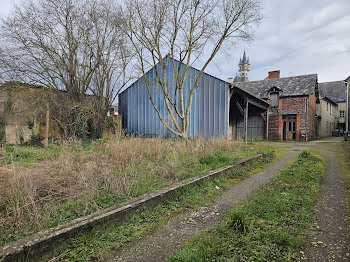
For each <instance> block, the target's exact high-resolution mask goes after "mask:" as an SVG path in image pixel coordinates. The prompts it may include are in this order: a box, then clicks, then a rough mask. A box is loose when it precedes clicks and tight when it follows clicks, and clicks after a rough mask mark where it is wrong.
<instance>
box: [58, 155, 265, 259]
mask: <svg viewBox="0 0 350 262" xmlns="http://www.w3.org/2000/svg"><path fill="white" fill-rule="evenodd" d="M269 161H270V158H266V159H263V160H261V161H259V162H255V163H251V164H249V165H248V166H246V167H244V168H237V169H236V170H233V171H232V172H231V173H229V174H227V175H225V176H222V177H220V178H217V179H214V180H207V181H204V182H202V183H200V184H197V185H195V186H188V187H185V188H181V189H179V190H178V191H177V192H176V193H175V195H174V196H173V197H172V199H170V200H167V201H165V202H164V203H162V204H160V205H158V206H156V207H155V208H153V209H151V210H145V211H143V212H142V213H138V214H133V215H129V216H127V217H126V218H125V219H123V220H122V221H121V222H110V223H108V224H107V225H100V226H96V227H94V228H93V229H92V231H91V232H90V233H87V234H80V235H79V236H77V237H75V238H74V239H72V240H71V241H70V242H69V244H68V246H66V247H65V248H62V249H59V250H56V251H54V256H55V257H60V259H61V260H63V261H96V260H100V259H104V258H106V257H107V256H108V255H109V254H110V253H111V252H113V251H115V250H117V249H119V248H120V247H122V246H124V245H125V244H127V243H128V242H130V241H132V240H134V239H136V238H139V237H141V236H143V235H144V234H146V233H148V232H150V231H152V230H154V229H155V228H157V227H159V226H161V225H162V224H164V223H165V222H166V221H167V220H168V219H169V218H170V217H171V216H172V215H174V214H175V213H178V212H181V211H183V210H184V209H199V208H200V207H202V206H209V205H211V204H212V203H213V202H214V201H215V200H216V199H217V198H218V197H219V195H220V194H221V193H222V192H223V190H224V189H225V188H229V187H232V186H233V185H234V184H237V183H238V182H239V181H241V180H242V179H243V178H244V177H247V176H249V175H251V174H253V173H254V172H253V170H254V169H256V168H260V167H262V166H263V165H265V164H266V163H268V162H269ZM217 187H220V188H221V190H217V189H216V188H217ZM235 221H236V224H234V223H233V224H232V226H233V227H236V228H237V230H240V231H245V230H247V227H248V226H249V222H247V220H246V219H245V218H244V217H243V216H241V214H237V217H236V219H235Z"/></svg>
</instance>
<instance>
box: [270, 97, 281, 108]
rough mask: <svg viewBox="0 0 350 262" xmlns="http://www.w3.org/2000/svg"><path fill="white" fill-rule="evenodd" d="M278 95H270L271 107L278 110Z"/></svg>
mask: <svg viewBox="0 0 350 262" xmlns="http://www.w3.org/2000/svg"><path fill="white" fill-rule="evenodd" d="M278 98H279V94H278V93H271V94H270V100H271V106H272V107H275V108H277V107H278Z"/></svg>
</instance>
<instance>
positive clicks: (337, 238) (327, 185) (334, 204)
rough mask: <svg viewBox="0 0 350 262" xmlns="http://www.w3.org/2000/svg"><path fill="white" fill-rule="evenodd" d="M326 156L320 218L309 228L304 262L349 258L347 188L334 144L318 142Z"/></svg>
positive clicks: (319, 205) (319, 211) (319, 206)
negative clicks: (346, 209)
mask: <svg viewBox="0 0 350 262" xmlns="http://www.w3.org/2000/svg"><path fill="white" fill-rule="evenodd" d="M335 142H337V141H335ZM318 148H319V149H320V152H321V153H322V154H323V155H324V156H325V157H326V161H327V170H326V177H325V178H324V181H323V183H322V186H321V197H320V199H319V201H318V204H317V207H316V209H317V221H316V222H315V223H314V225H313V226H312V228H311V229H310V231H309V236H308V244H307V246H306V247H305V250H304V251H302V254H303V255H302V258H301V260H302V261H318V262H319V261H327V262H331V261H350V238H349V231H348V223H347V221H346V212H345V196H346V193H347V189H346V188H345V185H344V184H343V183H342V177H341V176H342V175H341V168H340V164H339V163H338V161H337V157H336V154H335V152H334V151H332V145H329V144H321V143H320V144H319V146H318Z"/></svg>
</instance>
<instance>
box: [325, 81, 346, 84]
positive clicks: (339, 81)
mask: <svg viewBox="0 0 350 262" xmlns="http://www.w3.org/2000/svg"><path fill="white" fill-rule="evenodd" d="M334 82H344V80H335V81H327V82H321V83H319V84H328V83H334Z"/></svg>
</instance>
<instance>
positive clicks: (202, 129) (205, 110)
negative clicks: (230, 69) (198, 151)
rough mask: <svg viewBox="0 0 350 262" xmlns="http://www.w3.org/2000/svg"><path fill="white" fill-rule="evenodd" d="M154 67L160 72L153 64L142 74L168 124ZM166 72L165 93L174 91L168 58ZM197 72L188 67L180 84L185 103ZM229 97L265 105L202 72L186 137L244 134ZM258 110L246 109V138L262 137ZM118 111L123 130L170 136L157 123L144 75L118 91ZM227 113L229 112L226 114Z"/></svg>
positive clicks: (264, 107) (237, 137)
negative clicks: (187, 72)
mask: <svg viewBox="0 0 350 262" xmlns="http://www.w3.org/2000/svg"><path fill="white" fill-rule="evenodd" d="M178 63H179V62H177V61H176V63H175V66H176V67H177V66H178ZM182 66H184V65H182ZM156 70H158V72H159V73H160V72H161V70H160V68H159V67H158V66H156V67H154V68H152V69H151V70H150V71H149V72H147V73H146V75H145V76H146V79H147V80H148V82H149V84H150V87H151V88H150V89H151V94H152V97H153V98H154V102H155V104H156V106H157V107H158V109H159V111H160V112H161V115H162V117H163V119H165V120H166V121H167V120H169V121H168V123H169V124H171V121H170V118H169V113H168V111H167V108H166V105H165V98H164V94H163V91H162V89H161V87H159V85H158V84H157V81H156ZM166 74H167V81H168V88H169V90H170V92H169V94H173V93H174V92H171V90H174V88H175V86H176V82H175V78H174V68H173V63H172V62H169V63H168V67H167V73H166ZM198 74H199V71H198V70H197V69H195V68H190V72H189V74H188V77H187V80H186V83H185V88H184V101H185V107H186V106H187V103H188V98H189V93H190V90H191V88H193V85H194V82H195V79H196V77H197V76H198ZM235 91H238V94H234V93H237V92H235ZM242 94H243V95H242ZM173 96H174V95H173ZM232 97H234V98H235V99H238V100H237V101H238V103H241V104H242V107H243V108H245V104H244V103H245V101H247V98H248V97H250V100H252V99H253V100H255V104H257V103H258V104H261V108H260V109H262V110H260V111H263V109H267V107H268V104H267V103H266V102H264V101H262V100H260V99H259V98H257V97H254V96H253V95H251V94H249V93H247V92H245V91H244V90H242V89H238V88H233V87H232V86H231V85H230V84H229V83H228V82H225V81H223V80H220V79H218V78H216V77H214V76H211V75H209V74H206V73H203V74H202V76H201V77H200V81H199V86H198V88H197V90H196V92H195V94H194V97H193V103H192V107H191V111H190V124H189V130H188V137H189V138H195V137H198V136H201V137H205V138H210V137H231V138H233V139H240V138H242V137H244V136H245V134H244V132H242V123H244V115H242V114H241V113H240V112H239V110H237V108H236V103H237V101H236V100H235V101H233V100H234V99H230V98H232ZM172 98H173V97H172ZM242 99H243V100H242ZM251 106H253V107H256V106H255V105H253V104H251V105H250V107H251ZM258 111H259V110H258ZM260 111H259V112H258V114H257V113H256V112H255V111H254V110H253V111H252V110H251V112H250V113H249V115H250V116H249V118H248V120H249V121H248V126H247V128H248V130H247V136H248V138H249V140H257V139H259V140H260V139H264V137H265V131H266V125H265V121H262V117H261V116H260V115H261V113H262V112H260ZM265 112H266V110H265ZM119 113H120V114H121V115H122V127H123V130H125V131H126V132H127V133H131V134H136V135H141V136H161V137H164V138H168V137H174V135H173V134H172V133H171V132H170V131H169V130H168V129H167V128H166V127H164V125H163V124H162V123H161V121H160V119H159V116H158V114H157V112H156V110H155V109H154V107H153V105H152V103H151V101H150V98H149V94H148V90H147V86H146V83H145V78H144V77H141V78H140V79H139V80H137V81H136V82H135V83H133V84H132V85H131V86H130V87H129V88H127V89H126V90H125V91H124V92H122V93H121V94H120V95H119ZM230 114H233V115H231V116H230ZM234 114H238V115H237V117H235V116H234ZM254 119H255V120H254ZM255 122H256V123H255ZM255 126H256V127H255ZM253 129H254V130H253ZM240 130H241V131H240Z"/></svg>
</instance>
